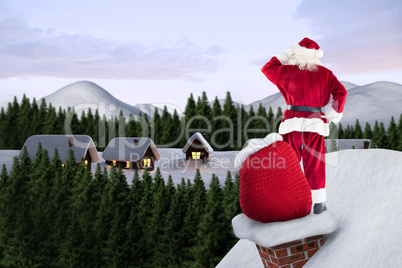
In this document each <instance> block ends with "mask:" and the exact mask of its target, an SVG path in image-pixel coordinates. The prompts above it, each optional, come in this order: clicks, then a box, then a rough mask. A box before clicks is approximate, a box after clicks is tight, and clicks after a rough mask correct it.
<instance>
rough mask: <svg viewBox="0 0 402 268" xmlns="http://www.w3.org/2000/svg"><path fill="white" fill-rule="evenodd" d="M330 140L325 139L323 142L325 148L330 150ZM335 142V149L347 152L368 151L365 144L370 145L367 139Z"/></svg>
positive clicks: (337, 140) (338, 140) (336, 140)
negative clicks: (352, 150) (351, 150)
mask: <svg viewBox="0 0 402 268" xmlns="http://www.w3.org/2000/svg"><path fill="white" fill-rule="evenodd" d="M331 142H332V140H331V139H326V140H325V147H327V148H330V147H331ZM335 142H336V147H337V148H338V151H342V150H348V149H353V147H354V148H355V149H368V148H365V143H366V142H367V144H369V143H370V140H369V139H335Z"/></svg>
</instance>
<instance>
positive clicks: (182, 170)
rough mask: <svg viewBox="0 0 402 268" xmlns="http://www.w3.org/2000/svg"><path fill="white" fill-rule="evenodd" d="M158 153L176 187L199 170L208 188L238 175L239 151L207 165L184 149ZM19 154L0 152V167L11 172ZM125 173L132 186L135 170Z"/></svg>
mask: <svg viewBox="0 0 402 268" xmlns="http://www.w3.org/2000/svg"><path fill="white" fill-rule="evenodd" d="M158 151H159V154H160V156H161V158H160V160H159V161H156V167H159V169H160V171H161V174H162V176H163V178H164V179H165V181H166V182H167V180H168V176H169V175H171V176H172V180H173V183H174V184H175V185H177V184H180V183H181V179H182V178H184V179H185V180H186V181H187V179H190V181H191V182H192V181H193V179H194V175H195V172H196V170H197V168H198V169H199V170H200V173H201V177H202V179H203V181H204V182H205V186H206V187H208V186H209V184H210V182H211V178H212V174H215V175H216V176H218V178H219V181H220V183H221V186H223V184H224V182H225V179H226V175H227V172H228V171H230V172H231V174H232V178H234V176H235V174H236V173H238V169H236V168H234V159H235V157H236V154H237V153H238V152H237V151H227V152H214V153H213V154H211V155H210V160H209V161H208V162H207V164H204V163H203V162H202V161H200V160H188V161H187V160H186V159H185V154H184V153H183V152H182V149H176V148H173V149H170V148H160V149H158ZM18 153H19V151H18V150H2V151H0V165H1V166H2V165H3V164H6V167H7V170H8V171H10V170H11V166H12V162H13V157H14V156H17V155H18ZM98 156H99V162H98V163H99V164H100V166H101V168H102V170H103V168H104V167H106V168H107V169H108V170H110V166H109V165H107V164H106V163H105V160H104V159H103V158H102V152H98ZM98 163H92V166H91V168H92V171H93V172H95V170H96V165H97V164H98ZM1 166H0V168H1ZM155 169H156V168H155ZM123 171H124V174H125V176H126V178H127V183H128V184H131V181H132V179H133V176H134V170H133V169H123ZM138 173H139V175H140V176H141V175H142V173H143V170H139V171H138ZM150 173H151V175H152V174H154V173H155V171H151V172H150Z"/></svg>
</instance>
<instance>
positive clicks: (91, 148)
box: [18, 135, 99, 170]
mask: <svg viewBox="0 0 402 268" xmlns="http://www.w3.org/2000/svg"><path fill="white" fill-rule="evenodd" d="M39 143H40V144H41V146H42V148H43V149H46V150H47V151H48V155H49V159H52V158H53V156H54V153H55V149H57V152H58V154H59V157H60V160H61V162H62V164H63V165H64V164H65V163H66V161H67V157H68V152H69V150H72V151H73V153H74V157H75V160H76V164H77V165H81V164H84V165H85V166H87V167H88V169H89V170H91V164H92V163H96V162H98V161H99V158H98V152H97V150H96V147H95V144H94V142H93V140H92V138H91V137H90V136H87V135H34V136H31V137H29V138H28V139H27V140H26V141H25V143H24V147H26V149H27V152H28V155H29V157H30V158H31V160H34V158H35V156H36V151H37V150H38V145H39ZM21 154H22V150H21V151H20V153H19V155H18V158H21ZM81 160H82V161H83V162H81Z"/></svg>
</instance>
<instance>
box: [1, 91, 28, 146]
mask: <svg viewBox="0 0 402 268" xmlns="http://www.w3.org/2000/svg"><path fill="white" fill-rule="evenodd" d="M32 120H33V114H32V111H31V103H30V102H29V99H28V98H27V97H26V96H25V94H24V95H23V97H22V102H21V105H20V108H19V112H18V118H17V122H16V123H17V128H18V132H16V133H15V134H14V135H17V136H18V141H19V144H18V145H19V146H18V147H19V148H21V147H22V145H23V143H24V141H25V140H26V139H27V138H28V137H29V136H31V135H32V134H33V133H32V124H33V121H32ZM2 123H3V122H1V123H0V124H2ZM3 131H6V129H4V130H3Z"/></svg>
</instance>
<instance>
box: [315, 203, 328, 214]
mask: <svg viewBox="0 0 402 268" xmlns="http://www.w3.org/2000/svg"><path fill="white" fill-rule="evenodd" d="M326 210H327V206H325V204H324V203H317V204H314V214H320V213H321V212H323V211H326Z"/></svg>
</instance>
